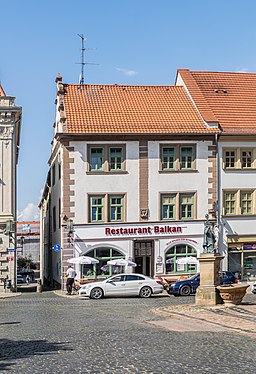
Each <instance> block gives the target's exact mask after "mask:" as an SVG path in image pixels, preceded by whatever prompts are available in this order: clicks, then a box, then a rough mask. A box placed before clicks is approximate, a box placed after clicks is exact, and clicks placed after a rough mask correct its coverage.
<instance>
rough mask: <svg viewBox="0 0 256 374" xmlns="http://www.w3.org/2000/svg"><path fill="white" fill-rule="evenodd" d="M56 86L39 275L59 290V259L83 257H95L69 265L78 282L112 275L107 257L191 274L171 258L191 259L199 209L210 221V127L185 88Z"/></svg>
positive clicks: (197, 240) (215, 129) (198, 235)
mask: <svg viewBox="0 0 256 374" xmlns="http://www.w3.org/2000/svg"><path fill="white" fill-rule="evenodd" d="M56 83H57V95H56V118H55V123H54V137H53V141H52V152H51V156H50V159H49V174H48V178H47V183H46V185H45V189H44V193H43V196H42V200H41V202H40V210H41V238H42V241H41V253H42V256H41V261H42V264H41V268H42V269H44V271H43V273H44V275H43V278H44V281H46V280H47V282H49V283H51V284H54V285H55V286H56V287H62V288H64V287H65V279H64V275H65V272H66V270H67V267H68V262H67V260H68V259H69V258H72V257H78V256H80V255H82V254H84V255H88V256H91V257H95V258H97V259H98V260H99V264H98V265H83V266H79V265H77V266H76V271H77V274H78V277H79V278H80V279H82V280H83V281H87V280H90V279H94V278H95V277H97V278H100V277H105V276H109V275H111V274H112V272H113V271H114V269H112V268H109V269H108V270H107V272H106V271H104V270H103V269H106V263H107V261H108V260H110V259H113V258H126V259H128V258H132V259H133V260H134V261H135V262H136V263H137V267H136V272H139V273H142V274H144V275H150V276H154V275H163V274H173V275H175V276H177V277H178V276H180V275H182V274H183V275H184V274H189V273H194V272H195V271H196V270H197V269H196V266H195V265H185V266H182V265H181V266H179V265H177V263H176V259H177V258H178V257H181V256H182V257H184V256H190V255H192V256H197V254H198V253H199V252H200V251H201V250H202V241H203V231H204V230H203V228H204V220H205V214H206V213H209V214H211V217H212V219H214V213H215V208H214V203H215V201H216V172H215V170H216V168H215V164H216V162H215V160H216V156H215V154H216V137H217V136H218V134H220V129H219V126H218V124H215V123H210V124H208V123H207V122H206V121H205V120H204V119H203V118H202V115H201V114H200V112H199V111H198V110H197V109H196V108H195V105H194V104H193V103H192V102H191V100H190V97H189V95H188V94H187V93H186V90H185V89H184V88H183V87H176V86H125V85H120V86H119V85H87V84H85V85H77V84H64V83H63V82H62V77H61V75H59V76H58V77H57V78H56ZM167 260H168V261H167ZM121 270H124V269H119V271H121ZM127 271H132V270H130V268H129V269H127Z"/></svg>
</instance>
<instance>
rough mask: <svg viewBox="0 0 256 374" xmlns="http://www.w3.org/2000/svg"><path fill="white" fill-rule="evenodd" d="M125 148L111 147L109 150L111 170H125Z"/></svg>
mask: <svg viewBox="0 0 256 374" xmlns="http://www.w3.org/2000/svg"><path fill="white" fill-rule="evenodd" d="M123 154H124V152H123V148H122V147H110V148H109V161H108V165H109V170H110V171H115V170H122V169H123V161H124V156H123Z"/></svg>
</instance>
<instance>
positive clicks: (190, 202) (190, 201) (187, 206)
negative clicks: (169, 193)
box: [180, 194, 194, 219]
mask: <svg viewBox="0 0 256 374" xmlns="http://www.w3.org/2000/svg"><path fill="white" fill-rule="evenodd" d="M193 218H194V194H180V219H193Z"/></svg>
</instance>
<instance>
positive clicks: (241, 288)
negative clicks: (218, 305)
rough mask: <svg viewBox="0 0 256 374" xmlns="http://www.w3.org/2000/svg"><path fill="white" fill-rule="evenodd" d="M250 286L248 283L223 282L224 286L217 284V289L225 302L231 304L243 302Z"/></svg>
mask: <svg viewBox="0 0 256 374" xmlns="http://www.w3.org/2000/svg"><path fill="white" fill-rule="evenodd" d="M248 287H249V285H248V284H223V285H222V286H217V289H218V290H219V292H220V297H221V298H222V300H223V302H224V304H225V305H227V306H230V305H239V304H241V303H242V300H243V297H244V295H245V294H246V289H247V288H248Z"/></svg>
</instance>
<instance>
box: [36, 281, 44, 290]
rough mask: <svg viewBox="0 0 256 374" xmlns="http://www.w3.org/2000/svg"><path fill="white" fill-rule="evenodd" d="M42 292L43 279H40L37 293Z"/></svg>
mask: <svg viewBox="0 0 256 374" xmlns="http://www.w3.org/2000/svg"><path fill="white" fill-rule="evenodd" d="M42 290H43V286H42V281H41V279H38V281H37V286H36V291H37V292H42Z"/></svg>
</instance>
